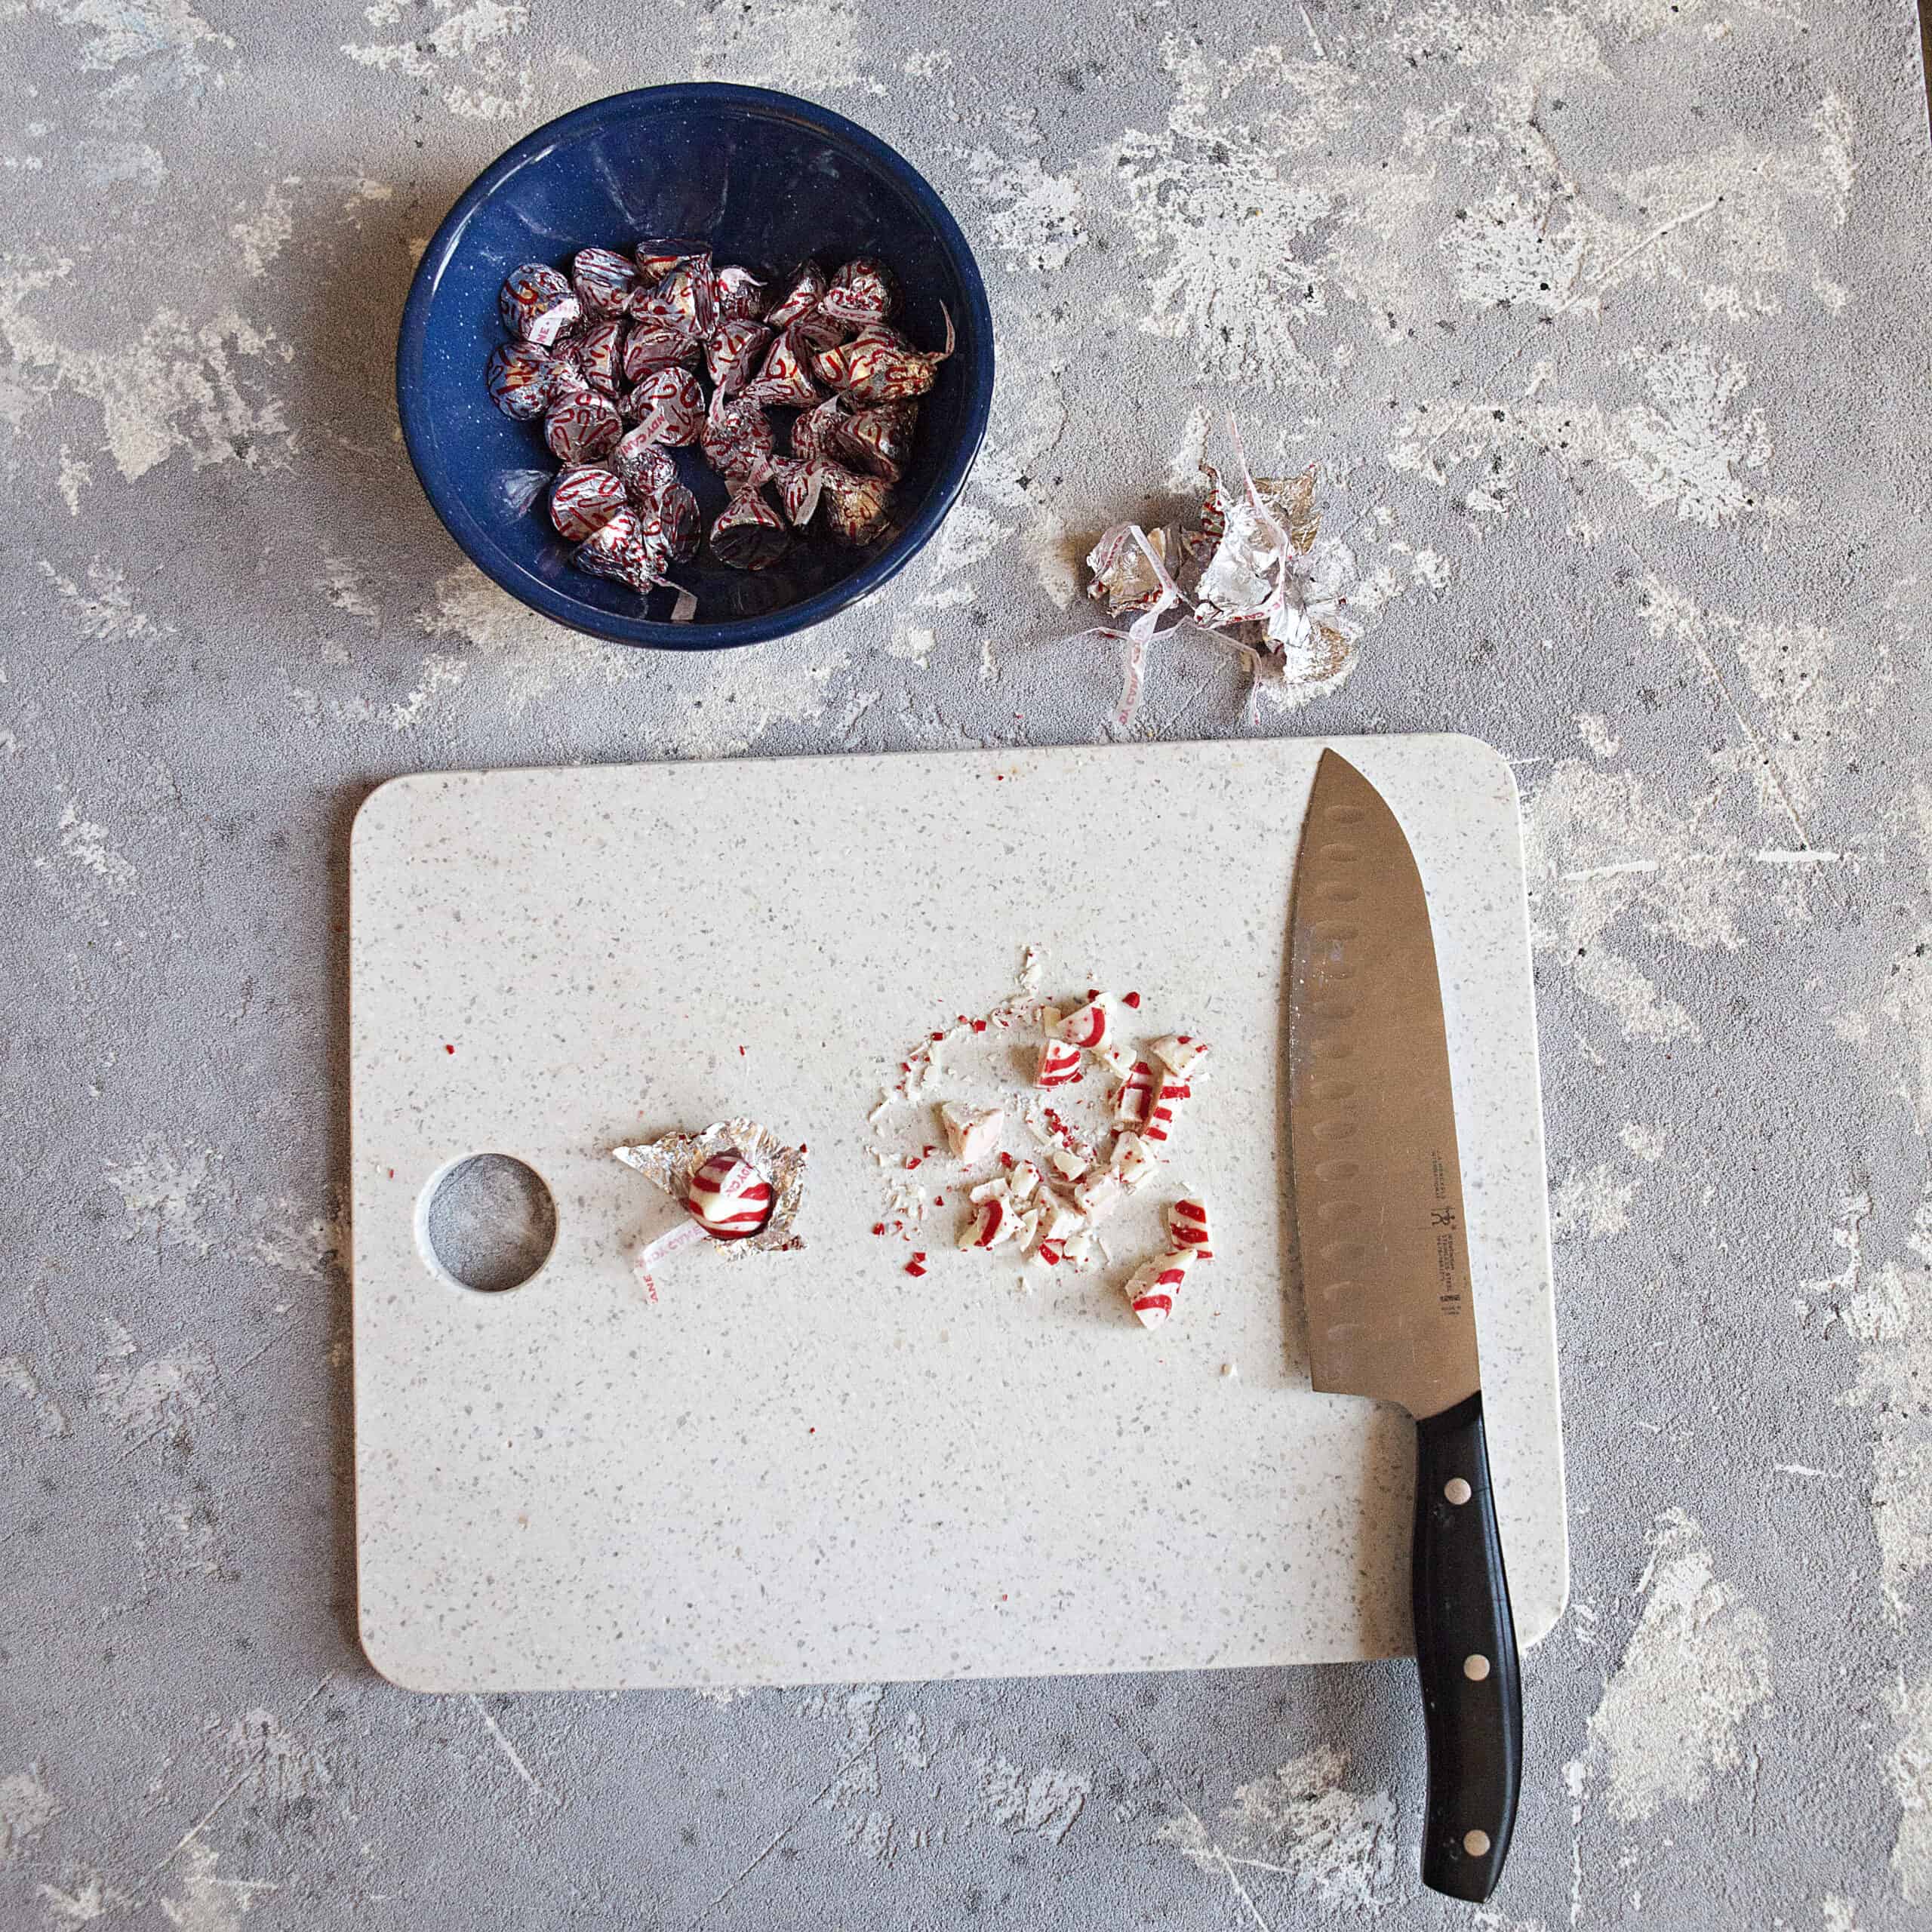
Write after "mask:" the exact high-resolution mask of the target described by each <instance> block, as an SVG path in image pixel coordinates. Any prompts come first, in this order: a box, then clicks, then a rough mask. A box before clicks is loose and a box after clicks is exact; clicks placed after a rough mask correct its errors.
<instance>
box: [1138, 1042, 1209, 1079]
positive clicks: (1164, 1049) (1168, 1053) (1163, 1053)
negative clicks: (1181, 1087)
mask: <svg viewBox="0 0 1932 1932" xmlns="http://www.w3.org/2000/svg"><path fill="white" fill-rule="evenodd" d="M1148 1051H1149V1052H1150V1053H1152V1054H1153V1056H1154V1057H1155V1059H1156V1060H1158V1061H1159V1062H1160V1063H1161V1065H1162V1066H1164V1067H1165V1068H1166V1069H1168V1072H1170V1073H1171V1074H1172V1075H1174V1078H1176V1079H1177V1080H1185V1079H1186V1078H1187V1077H1188V1075H1189V1074H1191V1073H1192V1072H1193V1071H1194V1069H1195V1068H1196V1067H1197V1066H1199V1065H1200V1064H1201V1062H1202V1061H1203V1060H1205V1059H1206V1058H1207V1041H1204V1040H1197V1039H1195V1038H1194V1036H1193V1035H1192V1034H1191V1033H1170V1034H1169V1035H1168V1037H1167V1038H1165V1039H1164V1040H1156V1041H1155V1042H1154V1044H1153V1045H1152V1047H1151V1048H1149V1049H1148Z"/></svg>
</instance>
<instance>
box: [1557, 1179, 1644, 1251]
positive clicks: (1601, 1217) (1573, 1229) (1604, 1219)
mask: <svg viewBox="0 0 1932 1932" xmlns="http://www.w3.org/2000/svg"><path fill="white" fill-rule="evenodd" d="M1636 1195H1637V1183H1635V1181H1626V1180H1620V1179H1619V1178H1618V1177H1617V1170H1616V1169H1615V1168H1613V1167H1611V1166H1610V1165H1609V1164H1607V1162H1605V1161H1598V1162H1597V1163H1596V1164H1595V1166H1593V1167H1592V1168H1589V1169H1588V1170H1587V1171H1584V1172H1581V1173H1577V1174H1570V1175H1568V1176H1567V1177H1565V1178H1564V1180H1561V1181H1560V1182H1559V1183H1558V1184H1557V1186H1556V1187H1555V1189H1553V1190H1552V1192H1551V1195H1550V1198H1549V1223H1550V1232H1551V1234H1552V1235H1553V1236H1554V1237H1555V1238H1556V1239H1557V1240H1558V1241H1572V1240H1575V1239H1577V1238H1579V1237H1582V1238H1586V1239H1588V1240H1590V1241H1601V1240H1602V1239H1603V1238H1604V1236H1605V1235H1620V1234H1623V1233H1624V1232H1626V1231H1627V1230H1628V1229H1629V1226H1630V1204H1631V1202H1632V1201H1634V1200H1635V1198H1636Z"/></svg>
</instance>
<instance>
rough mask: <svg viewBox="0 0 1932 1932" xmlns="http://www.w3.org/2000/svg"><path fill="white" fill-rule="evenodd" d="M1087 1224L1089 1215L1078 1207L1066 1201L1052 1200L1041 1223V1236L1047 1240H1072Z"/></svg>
mask: <svg viewBox="0 0 1932 1932" xmlns="http://www.w3.org/2000/svg"><path fill="white" fill-rule="evenodd" d="M1086 1226H1087V1217H1086V1216H1085V1215H1084V1214H1081V1211H1080V1210H1079V1209H1078V1208H1077V1207H1069V1205H1068V1204H1067V1203H1066V1202H1065V1201H1048V1204H1047V1207H1046V1214H1045V1218H1044V1220H1042V1221H1041V1224H1040V1233H1041V1238H1042V1239H1043V1240H1046V1241H1070V1240H1071V1239H1072V1238H1073V1236H1074V1235H1077V1234H1079V1233H1081V1232H1083V1231H1084V1229H1085V1228H1086Z"/></svg>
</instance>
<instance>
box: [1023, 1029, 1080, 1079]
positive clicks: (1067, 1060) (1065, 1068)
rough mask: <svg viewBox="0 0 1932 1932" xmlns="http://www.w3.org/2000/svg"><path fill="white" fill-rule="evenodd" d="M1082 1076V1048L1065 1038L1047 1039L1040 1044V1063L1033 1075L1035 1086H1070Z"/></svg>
mask: <svg viewBox="0 0 1932 1932" xmlns="http://www.w3.org/2000/svg"><path fill="white" fill-rule="evenodd" d="M1078 1078H1080V1049H1079V1048H1078V1047H1070V1046H1069V1045H1068V1044H1066V1041H1064V1040H1055V1039H1047V1040H1043V1041H1041V1044H1040V1064H1039V1069H1038V1072H1036V1073H1035V1075H1034V1076H1033V1084H1034V1085H1035V1087H1070V1086H1071V1085H1072V1084H1073V1083H1074V1081H1076V1080H1078Z"/></svg>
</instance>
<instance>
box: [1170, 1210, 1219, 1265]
mask: <svg viewBox="0 0 1932 1932" xmlns="http://www.w3.org/2000/svg"><path fill="white" fill-rule="evenodd" d="M1168 1239H1169V1240H1170V1241H1172V1242H1173V1243H1174V1246H1175V1247H1185V1248H1189V1249H1191V1250H1192V1251H1193V1254H1194V1258H1195V1260H1197V1261H1212V1260H1214V1248H1213V1247H1212V1246H1211V1245H1210V1243H1209V1240H1208V1234H1207V1208H1206V1207H1205V1206H1204V1204H1202V1203H1201V1202H1200V1201H1196V1200H1194V1199H1192V1198H1183V1199H1181V1200H1179V1201H1174V1202H1173V1203H1172V1204H1171V1205H1170V1206H1169V1207H1168Z"/></svg>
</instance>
